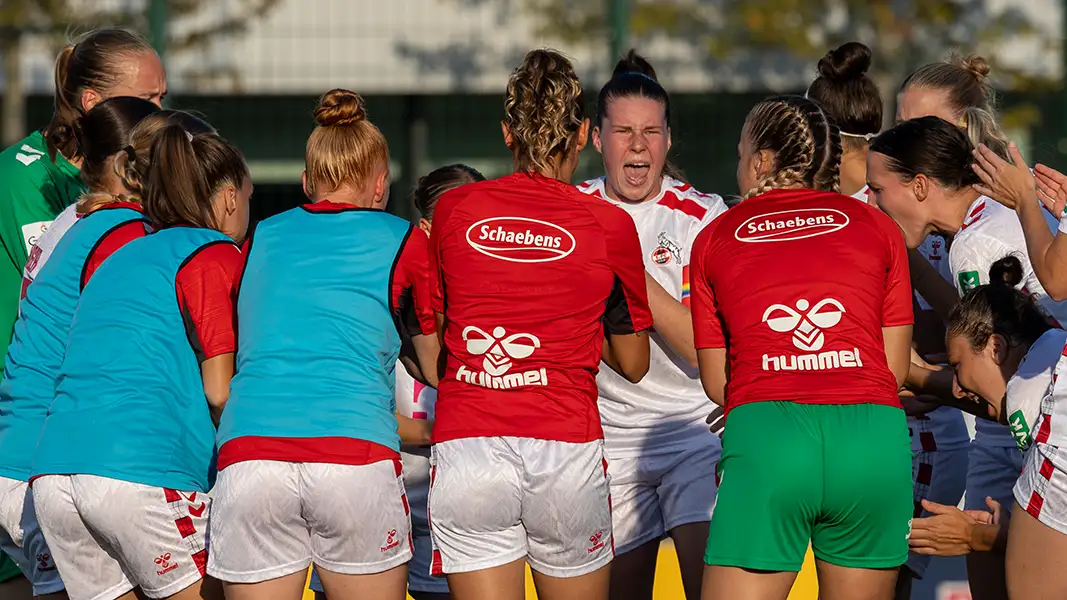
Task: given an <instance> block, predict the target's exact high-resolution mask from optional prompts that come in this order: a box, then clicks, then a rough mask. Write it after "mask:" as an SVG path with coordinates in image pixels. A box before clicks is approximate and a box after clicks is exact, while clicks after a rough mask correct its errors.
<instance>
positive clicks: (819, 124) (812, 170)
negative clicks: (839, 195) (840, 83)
mask: <svg viewBox="0 0 1067 600" xmlns="http://www.w3.org/2000/svg"><path fill="white" fill-rule="evenodd" d="M742 135H745V136H747V138H748V140H749V141H750V142H751V143H752V151H753V152H759V151H761V150H770V151H771V152H773V153H774V172H773V173H772V174H770V175H769V176H768V177H765V178H764V179H763V180H762V181H760V182H758V183H757V185H756V187H755V188H753V189H752V190H748V192H747V193H746V194H745V197H746V198H749V197H752V196H758V195H760V194H763V193H764V192H768V191H770V190H773V189H780V188H788V187H792V186H796V185H803V186H804V187H806V188H809V189H813V190H825V191H834V192H836V191H838V189H839V188H840V185H841V137H840V135H839V134H838V131H837V126H836V125H834V124H833V122H832V121H830V119H828V118H827V117H826V114H825V113H823V111H822V109H821V108H820V107H819V105H818V104H816V103H815V102H813V101H811V100H808V99H807V98H802V97H800V96H774V97H772V98H768V99H766V100H764V101H762V102H760V103H759V104H757V105H756V106H755V107H753V109H752V110H751V111H750V112H749V113H748V118H746V119H745V126H744V130H743V132H742ZM741 191H742V193H744V192H745V190H741Z"/></svg>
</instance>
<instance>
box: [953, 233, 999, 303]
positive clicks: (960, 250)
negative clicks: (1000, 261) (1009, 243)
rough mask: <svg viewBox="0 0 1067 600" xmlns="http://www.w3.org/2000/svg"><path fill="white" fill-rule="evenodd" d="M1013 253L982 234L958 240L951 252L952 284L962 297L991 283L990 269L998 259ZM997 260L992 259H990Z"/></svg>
mask: <svg viewBox="0 0 1067 600" xmlns="http://www.w3.org/2000/svg"><path fill="white" fill-rule="evenodd" d="M1008 254H1011V252H1010V251H1009V250H1007V249H1003V248H1002V244H1001V243H1000V241H999V240H996V239H993V238H990V237H988V236H984V235H980V234H971V235H968V236H967V237H966V238H964V239H957V240H956V241H955V243H953V245H952V249H951V250H950V251H949V265H950V266H951V267H952V283H953V284H954V285H955V286H956V291H957V292H959V294H960V296H961V297H962V296H963V295H964V294H966V293H967V292H969V291H971V290H973V289H974V288H976V287H978V286H980V285H985V284H987V283H989V267H990V266H992V265H993V261H994V260H996V258H1001V257H1003V256H1007V255H1008ZM993 256H995V257H996V258H993V259H991V258H990V257H993Z"/></svg>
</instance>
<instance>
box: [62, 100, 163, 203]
mask: <svg viewBox="0 0 1067 600" xmlns="http://www.w3.org/2000/svg"><path fill="white" fill-rule="evenodd" d="M159 110H160V109H159V107H157V106H156V105H155V104H152V103H151V102H149V101H147V100H142V99H140V98H132V97H129V96H119V97H116V98H109V99H107V100H104V101H103V102H101V103H100V104H97V105H96V106H94V107H93V109H92V110H90V111H89V112H87V113H85V116H83V117H80V118H79V119H78V120H76V121H75V122H74V127H73V131H74V139H75V140H77V143H78V147H79V148H80V149H81V155H82V157H83V161H82V168H81V178H82V181H84V182H85V185H86V186H87V187H88V188H89V190H90V191H101V188H102V187H104V178H105V176H106V174H107V169H108V167H109V166H110V165H109V164H108V159H110V158H111V157H112V156H114V155H116V154H118V153H119V152H122V151H123V149H125V148H126V147H127V146H128V145H130V141H131V135H132V133H133V130H134V128H135V126H136V125H137V124H138V123H140V122H141V120H143V119H144V118H145V117H148V116H149V115H151V114H152V113H155V112H158V111H159ZM117 172H119V173H121V171H117Z"/></svg>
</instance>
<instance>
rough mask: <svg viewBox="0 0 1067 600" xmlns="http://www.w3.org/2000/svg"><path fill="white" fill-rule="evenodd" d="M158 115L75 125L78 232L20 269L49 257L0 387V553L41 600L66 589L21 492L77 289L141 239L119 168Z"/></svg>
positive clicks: (127, 106)
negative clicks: (142, 128)
mask: <svg viewBox="0 0 1067 600" xmlns="http://www.w3.org/2000/svg"><path fill="white" fill-rule="evenodd" d="M158 110H159V108H158V107H156V105H154V104H152V103H151V102H148V101H146V100H141V99H140V98H131V97H127V96H120V97H117V98H111V99H109V100H105V101H104V102H101V103H100V104H97V105H96V106H95V107H93V109H92V110H90V111H89V112H88V113H86V115H85V116H83V117H81V118H79V119H78V120H77V121H76V122H75V125H74V129H75V134H76V136H77V138H78V145H79V148H80V149H81V153H82V157H83V158H82V169H81V178H82V180H83V181H84V182H85V184H86V186H87V188H88V190H87V192H86V193H85V194H83V195H82V197H81V199H80V201H79V202H78V203H77V204H75V205H72V206H73V207H75V208H76V210H77V216H75V217H72V218H71V219H70V220H71V221H77V223H78V227H77V228H76V230H75V231H76V233H75V234H73V235H71V236H67V237H65V240H66V241H65V242H64V243H63V244H61V245H59V246H58V248H55V252H51V251H50V252H49V256H47V257H46V256H42V255H41V252H42V250H41V248H42V246H41V245H40V244H35V245H34V247H33V249H32V250H31V253H30V264H28V265H27V266H28V267H29V269H28V270H34V271H36V270H37V266H36V265H35V264H33V263H35V262H38V261H41V262H44V261H46V260H48V259H49V258H50V257H51V256H52V255H53V254H54V255H55V257H56V260H55V261H49V264H50V265H51V266H50V267H49V268H48V269H47V270H45V271H43V272H42V273H40V277H39V281H38V283H37V285H35V286H33V287H32V288H25V289H26V291H27V292H28V295H27V297H26V301H25V302H24V303H23V304H22V308H21V311H20V317H19V319H18V321H16V323H15V336H14V341H13V342H12V344H11V350H10V352H9V353H8V355H7V358H6V363H5V368H4V377H3V381H2V382H0V455H3V456H5V457H6V459H5V460H4V461H3V465H2V466H0V546H2V547H3V549H4V551H5V552H6V553H7V554H8V555H9V556H11V557H12V558H14V559H15V561H16V563H18V565H19V567H20V568H21V569H22V571H23V573H25V575H26V577H27V578H29V579H30V581H31V582H32V583H33V584H34V589H35V590H36V594H37V595H38V596H41V595H50V594H59V593H60V592H61V591H62V589H63V583H62V581H61V580H60V578H59V573H58V572H57V571H56V569H55V566H54V564H53V563H52V561H51V559H47V558H46V557H49V556H50V555H51V552H50V551H49V550H48V544H47V543H46V541H45V539H44V536H43V535H42V534H41V530H40V527H39V526H38V525H37V522H36V521H37V519H36V515H35V513H34V509H33V495H32V494H31V492H30V488H29V485H28V483H27V482H28V481H29V477H30V464H31V461H32V460H33V455H34V451H35V449H36V447H37V438H38V436H39V435H40V433H41V426H42V425H43V424H44V420H45V415H46V414H47V412H48V407H49V406H50V405H51V404H52V398H53V396H54V393H55V383H56V376H57V375H58V371H59V367H60V363H62V361H63V353H64V349H65V345H66V341H67V333H68V331H69V330H70V322H71V319H73V317H74V309H75V307H76V305H77V302H78V296H79V295H80V293H81V290H82V288H83V287H84V285H85V283H86V282H87V281H88V279H89V277H91V275H92V273H93V271H95V269H96V268H97V267H99V266H100V264H101V263H102V262H103V260H104V259H106V258H107V257H108V256H110V255H111V253H113V252H114V251H115V250H117V249H118V248H119V247H121V246H122V245H124V244H125V243H126V242H128V241H130V240H131V239H135V238H137V237H141V236H143V235H145V228H144V217H143V215H142V214H141V208H140V205H139V199H137V198H136V197H135V196H134V197H132V198H131V196H132V195H134V194H135V193H136V192H134V191H131V190H129V189H127V188H126V186H125V185H124V184H123V182H122V178H121V176H120V175H119V171H118V170H117V169H116V167H117V161H118V160H119V158H120V155H122V158H125V149H126V147H127V146H129V145H130V143H131V142H132V141H133V138H132V132H133V131H134V129H135V126H136V125H138V123H139V122H141V121H142V120H143V119H144V118H146V117H148V116H149V115H151V114H152V113H154V112H157V111H158ZM71 212H74V211H73V210H72V211H71ZM64 221H66V220H64ZM50 231H51V232H53V233H55V232H56V229H51V228H50ZM38 241H39V242H40V240H38ZM50 250H51V249H50ZM38 557H41V558H38ZM42 559H43V560H42Z"/></svg>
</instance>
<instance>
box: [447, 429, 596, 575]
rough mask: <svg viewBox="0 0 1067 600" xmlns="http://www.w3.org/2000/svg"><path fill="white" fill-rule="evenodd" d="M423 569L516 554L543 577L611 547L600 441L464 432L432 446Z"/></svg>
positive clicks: (465, 568) (474, 565)
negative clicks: (428, 553)
mask: <svg viewBox="0 0 1067 600" xmlns="http://www.w3.org/2000/svg"><path fill="white" fill-rule="evenodd" d="M431 461H432V463H431V464H432V465H433V466H432V467H431V475H430V535H431V538H432V539H433V544H434V560H433V573H434V575H441V574H445V573H467V572H470V571H479V570H482V569H489V568H492V567H496V566H500V565H504V564H507V563H510V562H513V561H515V560H518V559H520V558H523V557H525V558H526V560H527V561H528V562H529V564H530V567H531V568H532V569H534V570H535V571H537V572H539V573H544V574H545V575H548V576H550V577H579V576H582V575H585V574H587V573H591V572H593V571H596V570H597V569H600V568H601V567H603V566H605V565H607V564H608V563H610V562H611V559H612V558H613V557H614V555H615V550H614V543H613V540H612V536H611V491H610V486H609V483H608V474H607V460H605V459H604V449H603V442H602V441H601V440H597V441H594V442H587V443H584V444H570V443H565V442H556V441H550V440H539V439H531V438H519V437H492V438H465V439H458V440H451V441H447V442H443V443H440V444H437V445H435V446H434V448H433V457H432V459H431Z"/></svg>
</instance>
